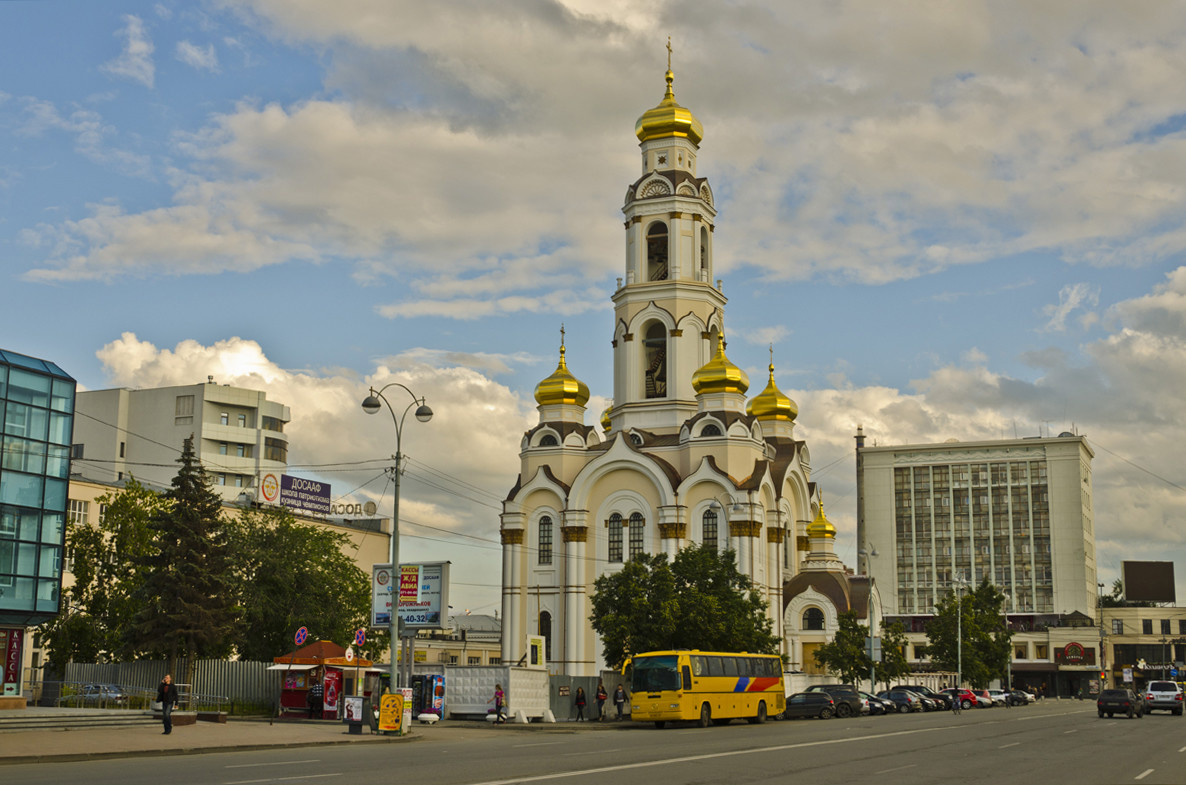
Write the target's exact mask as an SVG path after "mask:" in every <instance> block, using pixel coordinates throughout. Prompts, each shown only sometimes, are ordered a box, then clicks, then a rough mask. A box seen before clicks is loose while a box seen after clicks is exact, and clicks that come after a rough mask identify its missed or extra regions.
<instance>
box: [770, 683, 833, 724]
mask: <svg viewBox="0 0 1186 785" xmlns="http://www.w3.org/2000/svg"><path fill="white" fill-rule="evenodd" d="M835 715H836V702H835V701H834V700H832V696H831V695H829V694H828V693H826V692H821V691H818V690H817V691H815V692H796V693H795V694H794V695H792V696H790V697H789V698H787V707H786V709H785V710H784V711H783V713H782V716H783V718H784V719H790V718H791V717H819V718H820V719H821V720H829V719H831V718H832V717H834V716H835Z"/></svg>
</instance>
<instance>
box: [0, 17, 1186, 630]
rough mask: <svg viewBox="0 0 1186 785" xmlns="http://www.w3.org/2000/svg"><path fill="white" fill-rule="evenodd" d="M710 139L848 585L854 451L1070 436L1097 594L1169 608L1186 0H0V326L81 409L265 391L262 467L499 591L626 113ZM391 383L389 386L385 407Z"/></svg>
mask: <svg viewBox="0 0 1186 785" xmlns="http://www.w3.org/2000/svg"><path fill="white" fill-rule="evenodd" d="M668 36H670V38H671V45H672V49H673V54H672V61H671V62H672V69H673V71H674V73H675V94H676V98H677V100H678V101H679V102H680V103H681V104H683V105H684V106H686V107H688V108H690V109H691V110H692V111H693V112H694V113H695V114H696V116H697V118H698V119H699V120H700V121H701V122H702V124H703V126H704V140H703V142H702V143H701V147H700V156H699V159H700V160H699V171H698V174H699V175H700V176H704V177H707V178H708V180H709V182H710V183H711V185H712V188H713V191H714V196H715V198H716V207H717V209H718V216H717V220H716V233H715V235H714V257H715V259H714V261H715V272H716V276H717V277H718V278H721V279H722V281H723V291H724V293H725V294H726V296H727V297H728V298H729V304H728V306H727V309H726V317H725V326H726V332H727V334H728V336H729V345H728V347H729V348H728V352H729V357H730V359H731V360H732V361H733V362H735V363H737V364H738V365H740V366H742V367H743V368H744V369H746V370H747V372H748V373H749V376H750V380H751V384H752V385H753V386H752V389H751V392H752V393H755V394H756V393H757V392H759V391H760V390H761V387H762V386H763V380H764V379H765V377H766V365H767V363H768V362H769V361H770V356H771V355H770V351H771V347H772V350H773V361H774V365H775V374H776V380H777V382H778V384H779V386H780V388H781V389H782V390H783V391H784V392H786V393H787V394H789V395H790V396H791V397H792V398H794V399H795V401H796V402H797V403H798V405H799V409H800V414H799V418H798V425H797V428H796V436H797V437H798V438H801V439H805V440H806V441H807V443H808V445H809V448H810V450H811V454H812V464H813V468H814V472H813V475H812V478H813V479H814V480H815V481H817V482H818V483H819V484H820V486H821V488H822V492H823V495H824V500H825V504H826V505H827V510H828V515H829V518H830V519H831V520H832V521H833V522H834V523H835V524H836V526H837V528H838V530H839V535H838V539H837V552H838V554H839V556H840V557H841V558H842V559H843V560H845V561H846V562H847V563H848V564H850V565H855V562H856V550H857V543H856V538H855V529H856V524H855V496H854V494H855V470H854V456H853V435H854V433H855V429H856V427H857V425H858V424H859V425H862V426H863V428H864V431H865V433H866V434H867V436H868V438H869V441H870V443H871V444H879V445H891V444H907V443H925V442H942V441H945V440H948V439H959V440H961V441H967V440H980V439H998V438H1013V437H1014V436H1038V435H1057V434H1059V433H1061V432H1064V431H1071V432H1074V433H1077V434H1082V435H1084V436H1086V437H1087V438H1088V440H1089V444H1090V446H1091V448H1092V449H1093V450H1094V452H1095V459H1094V463H1093V469H1094V491H1095V507H1094V513H1095V526H1096V539H1097V548H1098V555H1099V567H1100V579H1101V581H1105V582H1107V583H1109V584H1110V583H1111V582H1112V581H1113V580H1114V579H1115V578H1117V577H1119V572H1120V565H1121V562H1122V561H1124V560H1128V559H1136V560H1140V559H1153V560H1167V559H1169V560H1174V561H1175V562H1176V567H1177V592H1178V597H1179V599H1180V601H1182V602H1184V603H1186V525H1183V523H1184V520H1186V449H1184V448H1183V446H1182V445H1183V444H1186V424H1184V420H1186V417H1184V415H1186V406H1184V405H1183V393H1182V391H1183V389H1186V261H1184V259H1186V257H1184V249H1186V228H1184V219H1186V194H1184V190H1183V189H1184V186H1183V184H1184V183H1186V132H1184V125H1186V78H1183V77H1184V75H1186V5H1183V4H1180V3H1170V2H1164V3H1141V4H1135V5H1134V4H1118V3H1114V2H1111V0H1105V1H1100V2H1096V1H1094V0H1074V1H1073V2H1072V1H1070V0H1068V1H1067V2H1056V1H1054V0H1052V1H1051V2H1044V3H1033V2H1029V1H1028V0H1020V1H1018V2H1009V1H1008V0H994V1H992V2H989V1H988V0H983V1H980V2H977V1H976V0H952V2H942V3H938V2H920V3H893V4H886V3H884V2H879V1H878V0H851V1H849V2H834V1H833V0H793V1H791V2H785V1H784V2H759V1H758V0H736V1H735V2H731V3H718V2H647V1H645V0H629V1H627V0H517V1H515V2H508V1H507V0H457V1H456V2H435V3H424V2H400V1H398V0H335V2H332V3H331V2H324V1H321V0H199V1H198V2H179V1H177V0H162V2H133V1H131V0H109V1H108V2H103V3H95V2H88V1H86V0H54V1H53V2H36V1H34V0H24V1H21V0H16V1H15V2H13V1H9V2H0V303H2V305H0V347H3V348H5V349H9V350H12V351H17V352H21V353H24V354H30V355H34V356H37V357H43V358H45V359H49V360H52V361H54V362H56V363H57V364H59V365H60V366H61V367H63V368H64V369H66V370H67V371H68V372H69V373H71V374H72V375H73V376H75V378H77V379H78V381H79V384H80V386H81V387H82V388H83V389H92V390H93V389H103V388H108V387H120V386H122V387H154V386H163V385H172V384H192V383H196V382H201V381H204V380H205V379H206V377H207V376H208V375H211V376H213V377H214V378H215V379H216V381H218V382H219V383H227V384H235V385H239V386H244V387H249V388H252V389H263V390H265V391H267V394H268V398H269V399H270V400H276V401H280V402H282V403H285V404H288V405H289V406H290V407H291V411H292V422H291V423H290V425H289V426H288V427H287V429H286V431H287V433H288V436H289V439H290V451H289V462H290V473H292V474H298V475H302V476H308V477H315V478H318V479H322V480H325V481H328V482H330V483H332V486H333V494H334V496H335V498H338V499H341V500H343V501H351V500H358V499H364V498H370V499H373V500H375V501H377V502H378V503H379V505H380V509H381V510H386V511H389V510H390V505H391V486H390V483H389V482H388V480H387V479H386V477H385V476H384V473H383V470H382V467H383V465H384V462H386V463H388V464H389V463H390V456H391V455H392V454H393V453H394V452H395V433H394V431H395V429H394V426H393V425H392V424H391V423H390V422H388V421H387V419H388V418H387V415H386V414H382V415H380V416H378V419H376V418H373V417H369V416H368V415H366V414H365V413H364V412H363V411H362V409H361V407H360V403H361V401H362V399H363V398H364V397H365V396H366V394H367V389H368V388H369V387H370V386H372V385H373V386H375V387H381V386H383V385H385V384H388V383H390V382H399V383H401V384H404V385H406V386H407V387H408V388H410V389H411V390H412V391H414V392H415V394H416V395H417V396H423V397H424V398H425V399H426V400H427V402H428V404H429V405H430V406H431V407H432V409H433V410H434V412H435V416H434V418H433V419H432V420H431V421H430V422H429V423H427V424H421V423H418V422H415V421H414V420H413V419H412V418H409V420H408V423H407V426H406V428H405V429H404V431H403V436H402V448H403V452H404V453H405V454H406V455H407V456H408V459H409V463H408V470H407V474H406V475H405V477H404V482H403V486H402V493H401V503H400V511H401V515H400V518H401V532H402V539H401V553H402V555H403V557H404V560H406V561H414V560H443V559H448V560H451V561H452V562H453V564H454V568H453V585H452V600H451V602H452V604H453V606H454V612H455V613H457V612H464V611H466V610H469V611H472V612H475V613H493V612H494V611H495V610H497V609H498V608H499V581H500V563H501V548H500V546H499V544H498V543H499V535H498V522H499V519H498V514H499V512H500V510H501V504H500V502H501V500H502V499H503V498H504V497H505V496H506V493H507V492H508V490H509V489H510V488H511V486H512V485H513V483H514V480H515V475H516V474H517V470H518V464H519V462H518V452H519V444H520V438H521V436H522V434H523V432H524V431H525V430H526V429H528V428H530V427H531V426H533V425H534V424H535V423H536V422H537V421H538V415H537V412H536V409H535V401H534V399H533V390H534V387H535V385H536V384H537V383H538V382H539V381H540V380H541V379H543V378H544V377H546V376H547V375H549V374H550V373H551V372H552V370H553V369H554V368H555V365H556V360H557V357H558V354H557V352H558V346H559V340H560V329H561V325H563V326H564V329H565V336H566V337H565V343H566V346H567V361H568V366H569V368H570V370H571V371H572V372H573V373H574V374H575V375H576V376H577V377H579V378H580V379H582V380H583V381H585V382H586V383H587V384H588V385H589V387H590V390H591V392H592V394H593V398H592V400H591V401H590V403H589V410H588V412H587V414H586V422H590V423H593V422H596V421H597V420H598V418H599V415H600V412H601V411H602V409H603V408H604V406H605V405H606V402H607V398H606V396H609V395H611V394H612V380H611V377H610V372H611V347H610V341H611V339H612V304H611V302H610V295H611V294H612V292H613V290H614V288H615V280H616V278H618V277H621V276H623V275H624V267H625V261H624V242H623V228H622V214H621V212H620V210H621V206H622V199H623V194H624V193H625V190H626V186H627V185H628V184H630V183H631V182H633V181H634V180H635V179H637V177H638V176H639V173H640V164H639V157H638V155H639V154H638V147H637V139H636V138H635V136H634V133H633V131H634V122H635V120H636V119H637V118H638V117H639V115H641V114H642V113H643V112H644V111H646V110H647V109H649V108H650V107H652V106H654V105H655V104H656V103H658V101H659V100H660V99H661V98H662V96H663V88H664V81H663V73H664V71H665V69H666V67H667V49H666V44H667V39H668ZM390 392H392V393H395V395H394V396H393V398H392V400H393V403H394V404H395V405H396V406H397V407H400V408H401V410H402V406H403V405H404V404H405V403H410V402H411V397H410V396H408V398H407V401H404V400H403V399H402V398H401V397H400V395H402V393H401V392H400V391H399V389H398V388H392V390H391V391H390Z"/></svg>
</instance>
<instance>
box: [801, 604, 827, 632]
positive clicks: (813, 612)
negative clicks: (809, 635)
mask: <svg viewBox="0 0 1186 785" xmlns="http://www.w3.org/2000/svg"><path fill="white" fill-rule="evenodd" d="M823 628H824V612H823V611H821V610H820V609H819V608H808V609H807V610H806V611H804V613H803V629H805V630H822V629H823Z"/></svg>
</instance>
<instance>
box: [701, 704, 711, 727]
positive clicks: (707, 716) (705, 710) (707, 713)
mask: <svg viewBox="0 0 1186 785" xmlns="http://www.w3.org/2000/svg"><path fill="white" fill-rule="evenodd" d="M711 724H712V709H710V708H709V707H708V704H707V703H705V704H703V705H702V706H701V707H700V727H701V728H707V727H708V726H709V725H711Z"/></svg>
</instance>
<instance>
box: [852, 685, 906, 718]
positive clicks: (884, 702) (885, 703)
mask: <svg viewBox="0 0 1186 785" xmlns="http://www.w3.org/2000/svg"><path fill="white" fill-rule="evenodd" d="M860 695H861V698H862V699H864V700H865V701H866V702H867V703H868V704H869V713H870V714H872V715H873V716H877V715H879V714H893V713H894V712H896V711H897V710H898V704H896V703H894V702H893V701H891V700H889V699H887V698H879V697H877V696H876V695H872V694H870V693H868V692H864V691H862V692H861V693H860Z"/></svg>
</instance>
